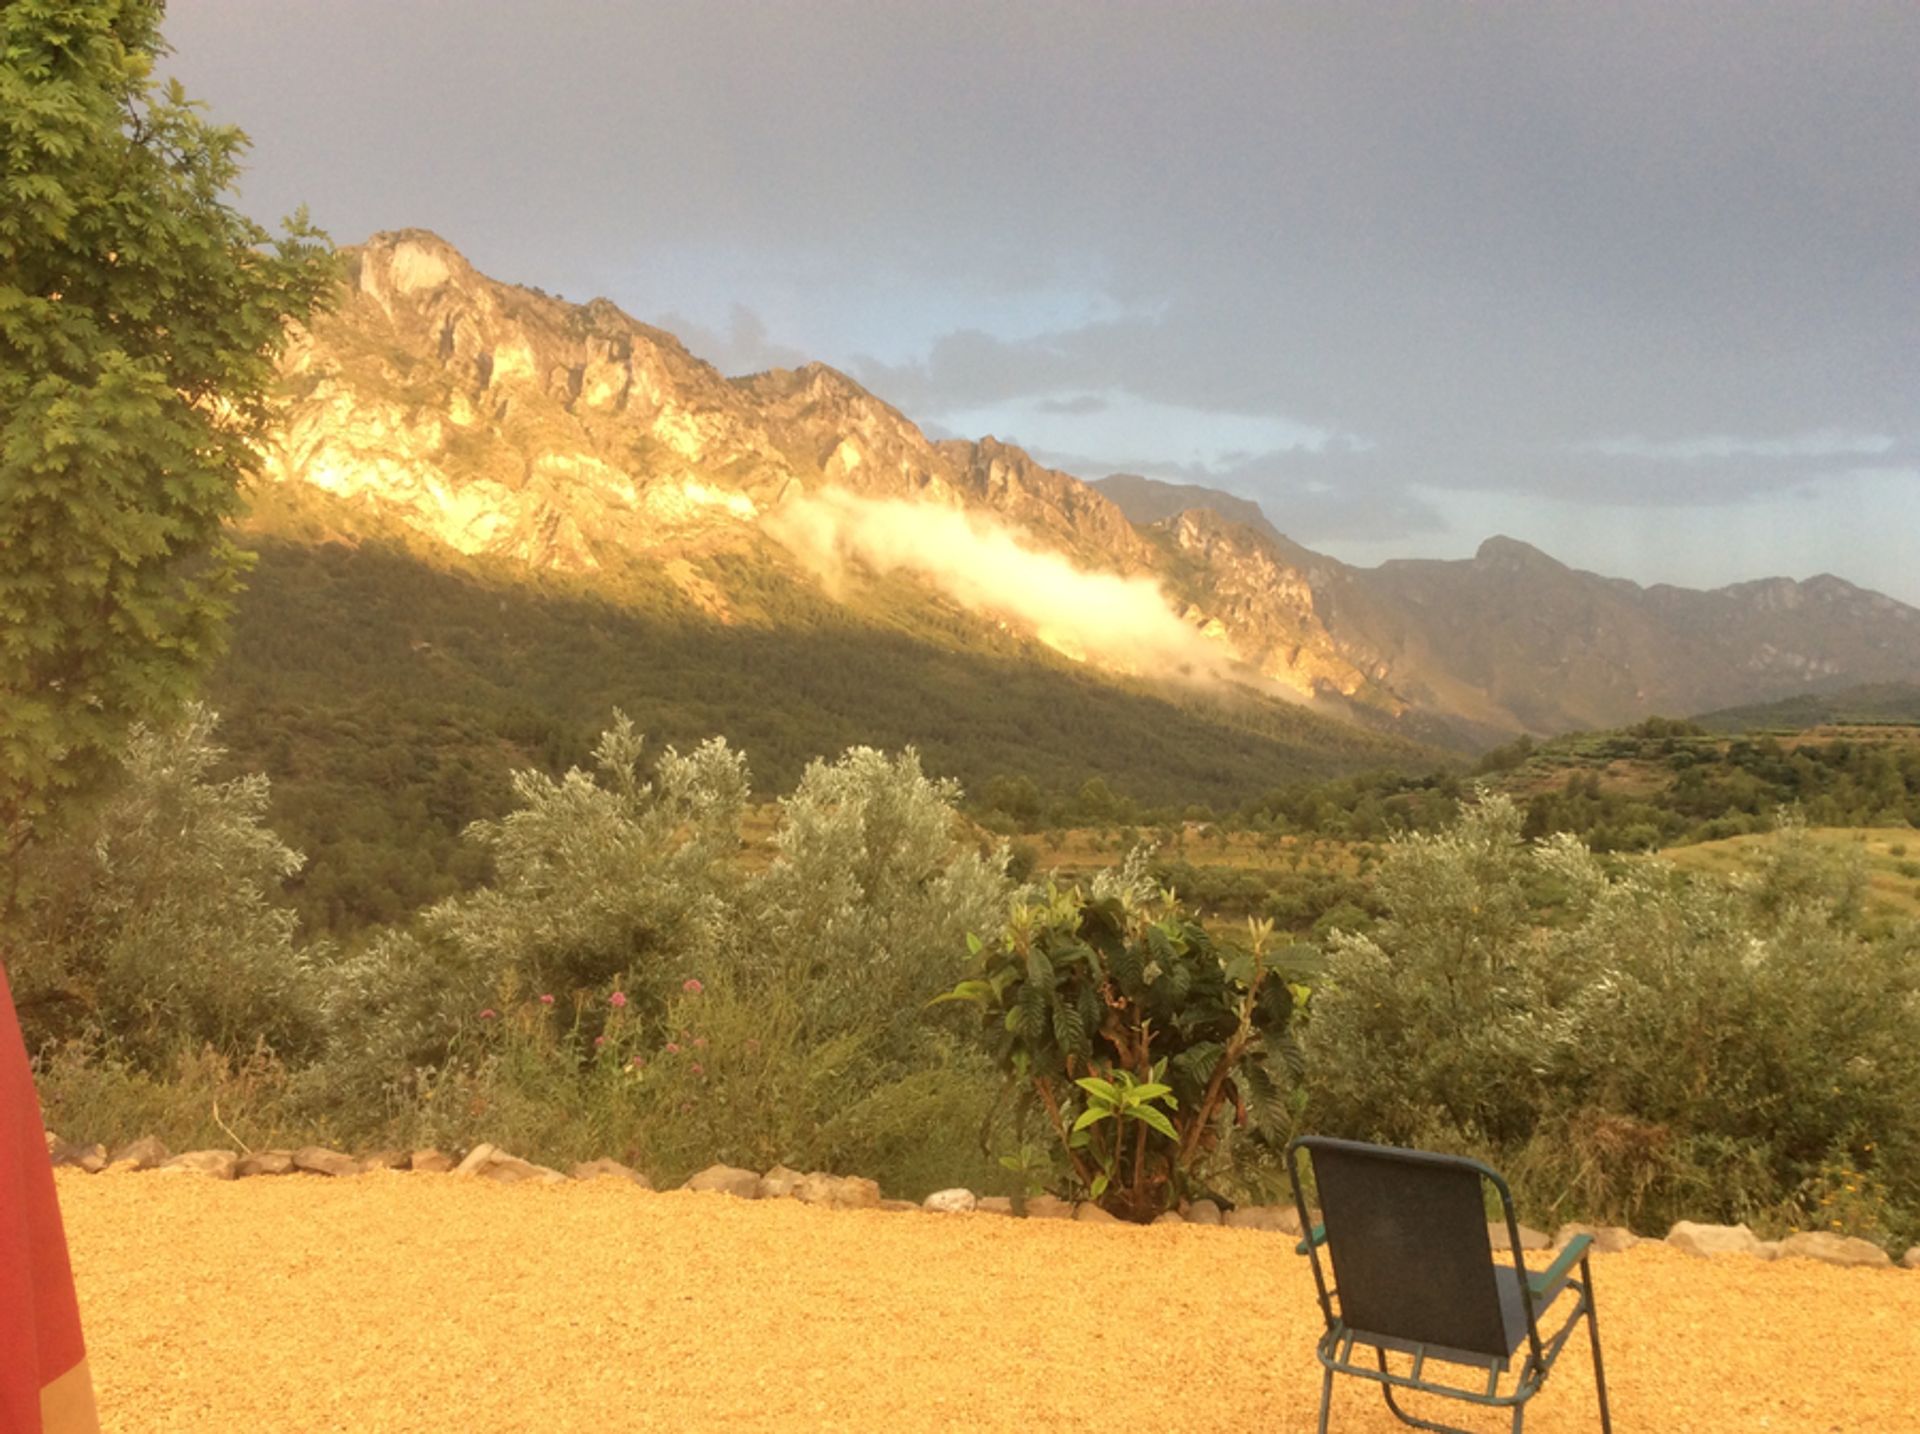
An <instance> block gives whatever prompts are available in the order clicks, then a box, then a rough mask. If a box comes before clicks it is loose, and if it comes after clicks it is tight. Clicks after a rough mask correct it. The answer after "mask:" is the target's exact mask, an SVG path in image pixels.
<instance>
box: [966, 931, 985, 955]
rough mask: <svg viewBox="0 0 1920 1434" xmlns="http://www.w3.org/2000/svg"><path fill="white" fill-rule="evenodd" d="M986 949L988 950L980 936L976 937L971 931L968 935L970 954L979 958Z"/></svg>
mask: <svg viewBox="0 0 1920 1434" xmlns="http://www.w3.org/2000/svg"><path fill="white" fill-rule="evenodd" d="M986 949H987V948H986V943H985V942H983V941H982V940H981V939H980V938H979V937H978V936H975V935H974V934H973V933H972V932H971V931H969V932H968V933H967V950H968V952H970V953H971V954H972V955H975V956H978V955H979V954H980V953H981V952H982V951H984V950H986Z"/></svg>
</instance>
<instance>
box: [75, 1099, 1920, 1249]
mask: <svg viewBox="0 0 1920 1434" xmlns="http://www.w3.org/2000/svg"><path fill="white" fill-rule="evenodd" d="M47 1153H48V1155H49V1156H50V1157H51V1158H52V1161H53V1164H54V1165H55V1166H56V1167H63V1166H64V1167H69V1168H72V1169H77V1170H84V1171H86V1172H87V1173H88V1174H108V1175H116V1174H128V1173H134V1172H140V1171H151V1172H153V1173H155V1174H159V1175H199V1176H202V1177H206V1178H210V1179H215V1180H237V1179H252V1178H256V1177H260V1176H268V1175H294V1174H307V1175H319V1176H326V1177H330V1178H339V1177H343V1176H349V1175H360V1174H364V1173H366V1172H368V1171H372V1170H406V1171H416V1172H421V1173H427V1174H438V1175H453V1176H458V1177H462V1178H467V1179H480V1180H492V1181H495V1182H498V1183H500V1184H503V1185H515V1184H520V1183H522V1182H531V1183H534V1184H544V1185H554V1184H566V1183H568V1182H570V1181H575V1180H598V1179H616V1180H624V1181H627V1182H628V1183H630V1184H633V1185H636V1186H638V1187H639V1188H641V1189H642V1190H651V1189H653V1182H652V1181H650V1180H648V1179H647V1177H646V1176H645V1175H643V1174H642V1173H641V1172H640V1171H638V1170H634V1169H632V1168H630V1167H628V1166H625V1165H622V1164H621V1163H620V1162H619V1161H617V1160H587V1161H581V1162H579V1163H578V1164H576V1165H575V1166H574V1167H573V1169H572V1170H571V1171H570V1172H567V1173H565V1174H563V1173H562V1172H560V1171H558V1170H555V1169H552V1168H551V1167H549V1166H545V1165H535V1164H533V1163H532V1162H531V1161H527V1160H522V1159H520V1158H519V1157H518V1156H516V1155H509V1154H508V1153H507V1152H506V1151H504V1150H501V1149H499V1148H497V1147H495V1146H492V1145H484V1144H483V1145H476V1146H474V1147H473V1149H471V1150H469V1151H467V1152H466V1154H465V1155H464V1156H463V1157H462V1158H461V1159H460V1160H459V1161H458V1162H456V1161H455V1160H454V1158H453V1157H452V1156H450V1155H448V1154H446V1153H445V1152H444V1151H440V1150H431V1149H429V1150H413V1151H397V1150H376V1151H370V1152H368V1153H367V1154H365V1155H361V1156H357V1157H356V1156H352V1155H348V1154H346V1153H344V1152H342V1151H338V1150H330V1149H327V1148H326V1147H324V1146H318V1145H307V1146H302V1147H301V1148H300V1149H298V1150H263V1151H259V1152H255V1153H249V1154H246V1155H241V1154H239V1153H238V1152H236V1151H232V1150H190V1151H188V1152H186V1153H185V1154H182V1155H173V1154H171V1153H170V1152H169V1151H168V1150H167V1147H166V1146H165V1145H163V1144H161V1142H160V1141H158V1140H156V1139H155V1138H154V1137H153V1136H150V1135H147V1136H142V1137H140V1138H139V1139H138V1140H131V1141H128V1142H127V1143H126V1144H124V1145H121V1146H118V1147H116V1148H115V1149H113V1150H112V1151H109V1150H108V1149H107V1147H106V1146H104V1145H90V1146H79V1145H72V1144H69V1143H68V1142H67V1141H64V1140H61V1139H60V1138H59V1137H58V1136H56V1135H54V1134H53V1132H51V1131H48V1132H47ZM680 1188H681V1189H682V1190H688V1191H693V1192H695V1193H710V1194H720V1195H730V1196H732V1197H734V1198H735V1199H739V1200H786V1199H791V1200H798V1201H800V1202H801V1203H802V1204H806V1205H819V1206H823V1207H825V1208H826V1209H829V1210H900V1211H905V1210H919V1211H924V1212H926V1213H929V1214H936V1215H1001V1216H1012V1215H1014V1214H1015V1213H1016V1212H1015V1210H1014V1204H1013V1201H1012V1200H1010V1199H1008V1198H1007V1197H1006V1196H1003V1195H977V1194H975V1193H974V1192H973V1191H971V1190H968V1189H964V1188H961V1187H957V1186H956V1187H955V1188H953V1189H951V1190H936V1191H934V1192H933V1194H931V1195H929V1196H927V1198H926V1199H925V1200H922V1201H920V1202H918V1203H917V1204H916V1203H915V1202H914V1201H911V1200H888V1199H884V1198H883V1197H882V1196H881V1194H880V1186H879V1184H878V1182H876V1181H873V1180H868V1179H866V1178H864V1177H863V1176H859V1175H830V1174H828V1173H826V1172H825V1171H822V1170H813V1171H807V1172H804V1173H803V1172H801V1171H798V1170H790V1169H788V1168H787V1167H786V1166H784V1165H776V1166H774V1167H773V1169H771V1170H769V1171H767V1172H765V1173H764V1174H761V1173H759V1172H756V1171H752V1170H746V1169H743V1168H741V1167H739V1166H734V1165H709V1166H708V1167H707V1168H706V1169H705V1170H702V1171H700V1172H698V1173H697V1174H695V1175H692V1176H690V1177H688V1179H687V1180H686V1182H685V1183H684V1184H683V1185H682V1186H681V1187H680ZM1023 1204H1024V1209H1023V1210H1022V1211H1020V1212H1019V1213H1022V1214H1024V1215H1025V1217H1026V1218H1027V1219H1029V1220H1074V1221H1078V1222H1079V1223H1081V1224H1090V1225H1093V1224H1099V1225H1118V1224H1121V1223H1123V1222H1122V1221H1120V1220H1117V1219H1115V1218H1114V1216H1112V1215H1111V1214H1109V1213H1108V1212H1107V1211H1105V1210H1103V1209H1101V1208H1100V1207H1099V1206H1098V1205H1094V1204H1090V1203H1081V1204H1077V1205H1076V1204H1074V1203H1073V1202H1071V1201H1067V1200H1062V1199H1060V1198H1058V1197H1057V1196H1053V1195H1034V1196H1031V1197H1029V1198H1028V1199H1027V1200H1026V1201H1024V1202H1023ZM1153 1223H1154V1224H1156V1225H1219V1226H1223V1227H1225V1228H1228V1229H1237V1230H1267V1231H1272V1232H1274V1233H1277V1234H1280V1235H1285V1236H1290V1237H1292V1238H1294V1239H1298V1238H1299V1237H1300V1216H1299V1212H1298V1211H1296V1210H1295V1209H1294V1208H1293V1207H1292V1206H1291V1205H1242V1206H1237V1207H1235V1208H1234V1209H1231V1210H1222V1209H1221V1208H1220V1206H1219V1205H1218V1204H1216V1203H1215V1202H1214V1201H1212V1200H1195V1201H1192V1202H1190V1203H1186V1202H1183V1203H1182V1205H1181V1208H1180V1209H1178V1210H1168V1211H1166V1212H1165V1213H1164V1214H1162V1215H1161V1216H1160V1217H1159V1218H1158V1219H1156V1220H1155V1221H1154V1222H1153ZM1487 1234H1488V1239H1489V1243H1490V1244H1491V1245H1492V1247H1493V1250H1494V1252H1495V1253H1496V1254H1504V1253H1506V1252H1507V1250H1508V1248H1509V1246H1508V1239H1507V1228H1506V1226H1505V1225H1501V1224H1489V1225H1488V1226H1487ZM1576 1235H1590V1236H1592V1237H1593V1248H1594V1249H1595V1250H1596V1251H1598V1252H1600V1253H1602V1254H1613V1253H1617V1252H1618V1251H1621V1250H1630V1249H1632V1248H1633V1247H1634V1246H1635V1245H1639V1244H1644V1243H1648V1241H1647V1239H1646V1238H1644V1237H1642V1236H1639V1235H1636V1234H1634V1233H1633V1232H1632V1231H1631V1230H1628V1229H1626V1228H1625V1227H1623V1226H1619V1225H1601V1226H1595V1225H1585V1224H1580V1223H1577V1222H1576V1223H1570V1224H1566V1225H1562V1226H1561V1227H1560V1229H1559V1230H1558V1232H1557V1233H1556V1234H1555V1235H1554V1236H1552V1237H1551V1238H1549V1237H1548V1236H1546V1235H1545V1234H1542V1233H1541V1232H1540V1231H1538V1230H1532V1229H1529V1228H1527V1227H1526V1226H1524V1225H1522V1226H1521V1227H1520V1248H1521V1249H1522V1250H1523V1251H1534V1250H1559V1249H1563V1248H1564V1247H1565V1246H1566V1244H1567V1243H1568V1241H1570V1240H1572V1239H1573V1238H1574V1237H1575V1236H1576ZM1664 1243H1665V1244H1667V1245H1670V1246H1672V1247H1673V1248H1674V1249H1676V1250H1684V1251H1685V1252H1686V1253H1688V1254H1691V1255H1697V1256H1700V1257H1702V1258H1712V1257H1715V1256H1720V1255H1744V1256H1747V1257H1748V1258H1750V1259H1760V1260H1776V1259H1780V1260H1785V1259H1806V1260H1818V1261H1820V1262H1822V1263H1824V1264H1830V1265H1844V1266H1850V1267H1856V1268H1868V1269H1890V1268H1893V1267H1894V1261H1893V1259H1892V1258H1891V1257H1890V1256H1889V1255H1888V1254H1887V1252H1886V1251H1885V1250H1884V1249H1882V1248H1881V1247H1880V1246H1879V1245H1876V1244H1874V1243H1873V1242H1872V1241H1871V1240H1863V1239H1860V1238H1858V1237H1856V1236H1852V1235H1840V1234H1834V1233H1832V1232H1829V1231H1825V1230H1806V1231H1800V1232H1798V1233H1795V1234H1792V1235H1788V1236H1787V1237H1786V1238H1785V1239H1781V1240H1762V1239H1760V1238H1759V1237H1757V1236H1756V1235H1755V1234H1754V1233H1753V1231H1752V1230H1750V1229H1749V1228H1748V1227H1747V1226H1745V1225H1705V1224H1696V1223H1694V1222H1693V1221H1691V1220H1681V1221H1679V1222H1678V1223H1677V1224H1675V1225H1674V1227H1673V1228H1672V1229H1671V1230H1670V1231H1668V1233H1667V1237H1666V1239H1665V1241H1664ZM1899 1268H1901V1269H1907V1270H1920V1245H1914V1246H1913V1247H1912V1248H1910V1249H1909V1250H1908V1251H1907V1252H1906V1254H1905V1255H1903V1256H1902V1257H1901V1259H1900V1261H1899Z"/></svg>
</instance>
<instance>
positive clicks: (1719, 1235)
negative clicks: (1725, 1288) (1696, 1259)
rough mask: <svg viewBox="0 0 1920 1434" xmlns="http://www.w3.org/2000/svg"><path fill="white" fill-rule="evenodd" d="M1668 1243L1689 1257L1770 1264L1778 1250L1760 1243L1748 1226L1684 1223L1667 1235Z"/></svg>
mask: <svg viewBox="0 0 1920 1434" xmlns="http://www.w3.org/2000/svg"><path fill="white" fill-rule="evenodd" d="M1667 1243H1668V1244H1669V1245H1671V1246H1673V1247H1674V1249H1676V1250H1685V1251H1686V1252H1687V1253H1688V1254H1689V1255H1752V1256H1754V1257H1755V1258H1757V1259H1762V1260H1771V1259H1772V1258H1773V1257H1774V1256H1775V1255H1776V1254H1778V1253H1779V1247H1778V1246H1777V1245H1772V1244H1769V1243H1767V1242H1766V1241H1764V1240H1761V1239H1758V1238H1757V1237H1756V1236H1755V1235H1754V1233H1753V1231H1751V1230H1749V1229H1748V1228H1747V1227H1746V1226H1745V1225H1697V1224H1695V1223H1694V1222H1693V1221H1691V1220H1681V1221H1680V1222H1678V1223H1677V1224H1675V1225H1674V1227H1673V1228H1672V1229H1671V1230H1669V1231H1668V1232H1667Z"/></svg>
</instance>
